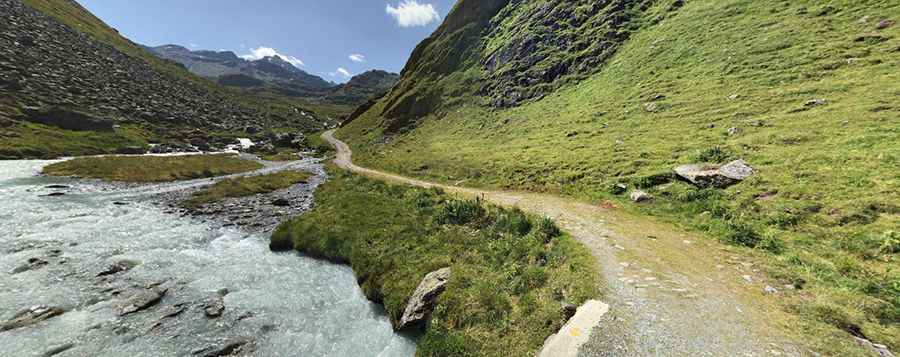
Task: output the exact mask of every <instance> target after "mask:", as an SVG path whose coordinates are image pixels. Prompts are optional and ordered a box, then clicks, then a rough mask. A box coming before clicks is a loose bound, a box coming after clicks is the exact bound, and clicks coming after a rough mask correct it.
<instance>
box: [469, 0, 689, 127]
mask: <svg viewBox="0 0 900 357" xmlns="http://www.w3.org/2000/svg"><path fill="white" fill-rule="evenodd" d="M657 2H659V1H657V0H612V1H593V0H575V1H530V2H529V1H521V0H520V1H510V5H509V6H507V7H506V8H504V9H503V11H501V12H500V14H499V15H498V16H496V17H494V20H493V21H492V22H491V30H490V31H491V32H490V34H489V35H488V42H489V43H490V41H491V40H493V39H496V38H500V39H503V45H502V46H499V47H497V48H495V49H492V51H491V52H490V53H489V54H488V55H487V56H486V58H484V59H483V60H482V66H483V69H484V72H485V77H486V78H485V82H484V83H485V84H484V86H483V88H482V89H481V94H483V95H485V96H488V97H489V98H490V103H491V105H493V106H494V107H511V106H516V105H518V104H520V103H522V102H525V101H527V100H529V99H533V98H540V97H542V96H544V95H546V94H547V93H550V92H552V91H553V90H555V89H556V87H557V84H558V83H557V82H559V81H560V80H561V79H563V78H565V77H570V78H579V77H582V76H585V75H588V74H591V73H594V72H596V71H598V70H599V69H600V68H602V65H603V64H604V63H606V61H607V60H608V59H609V58H611V57H612V56H613V55H614V54H615V53H616V51H618V49H619V47H620V46H621V45H622V44H623V43H625V41H626V40H628V38H629V37H630V36H631V33H632V32H633V31H635V30H636V29H638V28H639V25H640V24H642V21H644V19H643V16H644V13H645V11H647V10H648V9H649V8H650V7H652V6H653V5H654V4H656V3H657ZM677 9H678V7H672V8H671V9H670V11H675V10H677ZM654 106H655V105H654ZM648 111H649V110H648Z"/></svg>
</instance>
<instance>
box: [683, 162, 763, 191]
mask: <svg viewBox="0 0 900 357" xmlns="http://www.w3.org/2000/svg"><path fill="white" fill-rule="evenodd" d="M753 172H754V171H753V168H752V167H750V166H749V165H747V163H746V162H744V160H737V161H732V162H730V163H728V164H725V165H723V166H718V165H704V164H692V165H683V166H679V167H676V168H675V174H676V175H678V177H681V178H682V179H685V180H687V181H688V182H690V183H692V184H694V185H696V186H698V187H702V188H707V187H716V188H726V187H729V186H731V185H734V184H737V183H738V182H741V181H743V180H746V179H747V178H748V177H750V176H752V175H753Z"/></svg>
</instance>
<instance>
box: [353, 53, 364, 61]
mask: <svg viewBox="0 0 900 357" xmlns="http://www.w3.org/2000/svg"><path fill="white" fill-rule="evenodd" d="M350 60H351V61H353V62H358V63H362V62H365V61H366V56H363V55H361V54H359V53H354V54H352V55H350Z"/></svg>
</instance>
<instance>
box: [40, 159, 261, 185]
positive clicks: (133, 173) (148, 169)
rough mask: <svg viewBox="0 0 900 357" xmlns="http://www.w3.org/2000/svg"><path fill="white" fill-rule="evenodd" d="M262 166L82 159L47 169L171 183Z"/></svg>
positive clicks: (236, 162)
mask: <svg viewBox="0 0 900 357" xmlns="http://www.w3.org/2000/svg"><path fill="white" fill-rule="evenodd" d="M260 168H262V165H261V164H259V163H257V162H253V161H248V160H243V159H241V158H239V157H237V156H235V155H184V156H103V157H83V158H77V159H72V160H68V161H63V162H59V163H55V164H51V165H48V166H46V167H44V170H43V173H44V174H45V175H50V176H77V177H84V178H93V179H101V180H106V181H117V182H168V181H180V180H192V179H198V178H206V177H216V176H224V175H231V174H236V173H242V172H248V171H253V170H258V169H260Z"/></svg>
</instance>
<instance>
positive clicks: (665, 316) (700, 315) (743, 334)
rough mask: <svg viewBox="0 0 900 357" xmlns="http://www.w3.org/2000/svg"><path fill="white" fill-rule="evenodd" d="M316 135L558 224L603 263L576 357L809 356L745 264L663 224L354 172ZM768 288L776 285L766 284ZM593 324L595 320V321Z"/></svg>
mask: <svg viewBox="0 0 900 357" xmlns="http://www.w3.org/2000/svg"><path fill="white" fill-rule="evenodd" d="M322 137H323V138H324V139H325V140H327V141H328V142H329V143H331V144H332V145H333V146H334V147H335V148H336V150H337V157H336V158H335V160H334V163H335V164H336V165H337V166H338V167H340V168H343V169H346V170H349V171H352V172H355V173H358V174H361V175H364V176H367V177H371V178H375V179H380V180H384V181H389V182H394V183H400V184H409V185H413V186H419V187H425V188H430V187H440V188H442V189H444V190H445V191H447V192H451V193H454V194H458V195H462V196H466V197H475V196H478V197H482V198H483V199H484V200H486V201H488V202H491V203H494V204H499V205H502V206H516V207H519V208H521V209H523V210H525V211H528V212H530V213H533V214H538V215H542V216H547V217H551V218H553V219H555V220H556V221H557V222H558V224H559V225H560V227H561V228H562V229H563V230H565V231H566V232H568V233H569V234H571V235H573V236H574V237H576V238H577V239H578V240H579V241H581V242H582V243H583V244H584V245H585V246H587V247H588V248H589V249H590V251H591V253H592V254H593V256H594V257H595V258H596V259H597V263H598V265H599V266H600V268H601V269H600V271H601V276H600V277H599V279H600V280H601V281H602V282H603V283H604V284H605V289H606V291H605V295H604V300H605V302H606V303H608V304H609V305H610V310H609V312H608V313H606V314H605V315H603V316H602V317H599V320H600V322H599V324H598V325H597V326H596V327H594V330H593V333H590V338H589V339H588V341H587V342H586V343H585V344H584V345H583V346H582V347H581V348H580V352H579V355H582V356H778V355H782V356H784V355H787V356H792V355H808V354H810V353H809V351H807V350H805V349H804V348H803V347H801V346H800V345H799V344H797V343H795V342H794V341H799V340H800V338H801V336H797V335H796V333H797V332H796V331H792V328H794V327H795V326H796V323H795V321H794V320H793V317H792V316H790V315H788V314H786V313H784V312H782V310H781V309H780V308H779V306H778V299H779V294H780V293H774V294H771V293H767V292H766V290H770V292H771V290H772V289H771V287H768V285H767V282H766V278H765V276H764V275H763V273H762V271H761V269H760V268H759V267H758V266H757V264H756V263H754V262H753V261H752V260H751V259H750V258H747V257H744V256H742V255H741V254H739V253H737V252H736V250H733V249H731V248H729V247H727V246H725V245H722V244H719V243H717V242H714V241H711V240H709V239H704V238H702V237H700V236H698V235H695V234H692V233H688V232H685V231H683V230H681V229H679V228H677V227H674V226H672V225H669V224H664V223H659V222H654V221H651V220H649V219H645V218H640V217H635V216H633V215H629V214H626V213H624V212H621V211H620V210H616V209H615V208H603V207H599V206H596V205H590V204H586V203H583V202H578V201H575V200H572V199H567V198H561V197H557V196H552V195H545V194H538V193H528V192H509V191H490V190H481V189H475V188H466V187H457V186H448V185H443V184H437V183H432V182H427V181H422V180H418V179H413V178H408V177H403V176H399V175H394V174H390V173H386V172H382V171H378V170H373V169H369V168H365V167H360V166H357V165H355V164H354V163H353V161H352V151H351V150H350V147H349V146H348V145H347V144H346V143H344V142H342V141H340V140H338V139H336V138H335V137H334V130H331V131H328V132H325V133H324V134H323V135H322ZM771 284H774V283H771ZM595 321H596V319H595Z"/></svg>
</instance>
